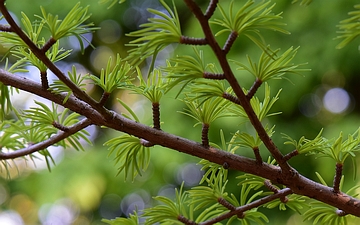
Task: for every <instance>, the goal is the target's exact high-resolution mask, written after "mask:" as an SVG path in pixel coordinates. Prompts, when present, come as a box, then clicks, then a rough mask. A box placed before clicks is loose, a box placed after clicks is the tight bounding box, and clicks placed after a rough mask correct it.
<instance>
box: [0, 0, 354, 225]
mask: <svg viewBox="0 0 360 225" xmlns="http://www.w3.org/2000/svg"><path fill="white" fill-rule="evenodd" d="M80 2H81V4H82V5H83V6H86V5H90V7H89V11H90V12H91V13H92V17H91V21H93V22H94V23H95V25H96V26H98V27H100V28H101V29H100V30H98V31H96V32H95V33H93V34H89V35H88V36H87V38H88V39H89V40H91V43H92V44H93V45H94V46H95V48H92V47H87V48H86V50H85V52H84V54H81V52H80V51H79V46H78V44H77V40H76V39H75V38H71V37H70V38H68V39H66V40H61V43H62V45H63V46H64V47H65V48H74V52H73V54H72V56H70V57H69V58H67V59H66V61H64V62H61V63H58V66H59V67H60V68H62V69H63V70H69V68H70V66H71V65H72V64H74V63H75V65H76V66H77V67H78V68H79V69H78V71H82V74H86V73H91V74H99V71H100V69H101V68H102V67H105V66H106V62H107V60H108V57H109V56H113V57H114V56H115V55H116V54H117V53H120V55H121V56H122V57H125V56H126V54H127V53H126V51H127V50H128V48H127V47H126V46H125V44H126V43H128V42H129V41H130V40H131V39H130V38H129V37H126V36H125V34H126V33H128V32H130V31H133V30H136V29H138V27H139V25H140V24H141V23H144V22H146V20H147V18H149V17H151V14H149V13H148V12H147V8H149V7H151V8H155V9H161V5H160V4H159V2H158V1H157V0H146V1H145V0H128V1H126V3H124V4H121V5H115V6H114V7H112V8H110V9H107V5H100V4H98V0H86V1H80ZM197 2H199V4H202V6H203V8H204V9H205V8H206V3H207V1H204V0H202V1H197ZM220 2H221V4H222V5H223V6H224V8H227V7H226V6H227V5H228V4H229V3H230V1H220ZM244 2H245V1H236V4H235V5H238V6H240V5H241V4H243V3H244ZM256 2H259V1H256ZM273 2H276V4H277V5H276V7H275V10H274V11H275V13H278V12H283V17H284V20H283V21H284V22H286V23H287V26H286V29H287V30H289V31H290V32H291V35H284V34H281V33H275V32H271V31H263V32H262V34H263V35H264V36H265V39H266V40H267V42H268V43H269V44H270V45H271V47H272V48H273V49H276V48H281V50H282V51H285V50H286V49H288V48H289V47H290V46H294V47H297V46H301V47H300V49H299V50H298V54H297V56H296V58H295V62H296V63H308V64H307V65H305V66H304V68H310V69H311V72H305V73H303V75H304V76H303V77H302V76H297V75H290V76H288V77H289V79H290V80H291V82H289V81H286V80H275V81H274V80H273V81H270V86H271V88H272V93H273V94H274V95H275V93H276V92H277V90H278V89H280V88H282V92H281V94H280V100H279V101H278V102H277V103H276V104H275V106H274V109H273V111H274V112H275V111H281V112H282V114H281V115H278V116H275V117H271V118H269V121H268V122H269V124H271V125H273V124H275V125H276V128H275V130H276V133H275V134H274V136H273V139H274V141H275V143H276V144H277V145H278V146H279V148H280V149H281V150H282V151H283V152H284V153H287V152H290V151H291V150H293V149H291V148H289V146H285V145H283V142H284V139H282V138H281V133H286V134H288V135H289V136H291V137H293V138H295V139H298V138H300V137H301V136H303V135H305V136H306V137H308V138H313V137H315V136H316V134H317V133H318V132H319V131H320V129H321V128H324V136H325V137H327V138H336V137H337V136H338V134H339V132H340V131H343V132H344V134H345V135H347V134H349V133H353V132H354V131H355V130H356V129H357V128H358V127H359V125H360V123H359V121H360V116H359V112H360V107H359V105H358V102H360V94H359V91H358V89H359V88H358V87H359V84H360V67H359V59H360V55H359V44H358V43H359V40H355V41H354V42H352V43H350V44H349V45H347V46H346V47H345V48H343V49H340V50H337V49H336V48H335V47H336V45H337V44H338V43H339V42H340V41H339V40H334V38H335V37H336V36H337V34H336V31H337V28H336V25H337V24H338V23H339V21H341V20H343V19H346V18H347V17H348V15H347V13H348V12H349V11H352V10H353V6H354V5H355V4H356V3H358V1H355V0H349V1H346V3H345V2H344V1H321V0H314V2H313V3H312V4H311V5H310V6H307V7H305V6H300V5H299V4H291V1H289V0H274V1H273ZM6 3H7V7H8V8H9V10H10V11H11V12H12V13H13V14H14V15H15V16H16V17H17V18H19V15H20V12H25V13H26V14H27V15H28V17H30V19H35V17H34V15H35V14H40V5H42V6H43V7H44V8H45V9H46V10H47V11H48V12H51V13H53V14H58V15H59V17H60V18H62V17H63V16H64V15H65V14H66V13H67V12H68V11H69V10H70V9H71V8H72V7H73V6H74V5H75V4H76V3H77V1H59V0H32V1H29V0H17V1H14V0H8V1H7V2H6ZM175 3H176V7H177V10H178V12H179V15H180V18H181V21H182V29H183V32H184V34H187V35H194V36H196V37H201V33H199V32H200V29H199V25H198V23H197V22H196V20H195V18H194V17H193V16H191V14H190V13H189V10H188V9H187V8H186V6H185V5H184V3H183V2H182V1H180V0H177V1H175ZM216 15H217V14H216ZM1 22H3V21H1ZM218 38H219V41H220V42H221V43H223V42H225V40H226V38H227V36H226V35H222V36H219V37H218ZM178 47H181V49H178ZM5 51H6V49H3V48H2V49H1V52H2V54H5ZM191 51H192V50H191V47H188V46H185V47H183V46H178V45H172V46H169V47H167V48H166V49H165V50H164V51H163V53H161V54H160V56H159V60H158V64H159V65H163V64H164V62H165V61H164V60H165V59H166V58H167V57H170V56H173V55H176V54H186V53H188V52H190V53H189V54H192V52H191ZM204 51H207V50H206V49H204ZM260 53H261V52H260V49H259V48H258V47H256V46H254V44H253V43H251V42H250V41H248V40H246V39H245V38H243V37H240V38H239V41H238V42H236V44H235V45H234V46H233V48H232V50H231V52H230V54H229V58H232V59H237V60H245V57H246V55H247V54H249V55H251V56H253V57H257V56H258V55H259V54H260ZM213 60H214V58H213V55H212V54H206V61H207V62H208V63H211V62H213ZM234 68H235V67H234ZM29 69H30V70H31V68H29ZM26 76H34V77H36V76H37V75H36V74H29V75H26ZM238 80H239V82H240V84H241V85H242V86H243V87H245V88H247V89H248V88H250V86H251V84H252V82H253V77H251V76H250V75H246V74H244V73H240V72H239V74H238ZM90 91H91V92H92V94H93V95H94V96H95V97H98V95H99V94H100V92H99V90H97V89H93V90H90ZM24 96H26V97H25V98H24ZM116 97H119V98H121V99H122V100H123V101H125V102H127V103H128V104H130V105H131V106H132V108H133V109H134V110H135V111H136V113H137V114H138V115H139V118H140V119H141V121H142V122H144V123H146V124H149V125H150V124H151V115H150V109H151V108H150V107H151V106H150V104H149V103H148V102H147V101H146V100H145V99H142V98H140V97H139V96H137V95H132V94H128V93H124V92H120V93H117V96H114V97H113V99H112V100H111V101H110V102H109V105H108V106H109V107H113V109H115V110H119V108H117V107H118V106H117V105H116V102H115V101H114V100H115V99H116ZM171 97H172V96H171V95H170V96H169V97H165V98H164V99H163V102H161V105H162V108H161V115H162V118H161V120H162V121H163V122H164V123H163V125H162V129H163V130H164V131H167V132H170V133H174V134H176V135H180V136H183V137H187V138H190V139H193V140H196V141H199V140H200V129H201V128H200V126H197V127H195V128H193V125H194V123H195V121H193V120H192V119H191V118H189V117H186V116H184V115H182V114H180V113H177V111H180V110H182V109H183V107H184V105H183V104H182V103H181V101H179V100H173V99H172V98H171ZM259 97H260V99H261V97H262V95H259ZM14 100H15V103H14V104H15V105H17V106H18V107H27V106H29V105H31V104H32V103H31V101H32V100H33V98H32V97H31V96H27V95H24V94H22V95H16V96H14ZM29 102H30V103H29ZM220 129H223V130H224V132H225V135H226V138H227V140H229V139H230V138H231V134H233V133H235V132H236V130H238V129H248V128H246V126H245V128H244V125H240V124H237V123H234V122H233V120H231V119H230V120H229V119H221V120H219V121H217V122H216V123H215V124H214V125H213V126H212V127H211V130H210V140H211V141H212V142H218V141H219V130H220ZM89 132H91V133H92V139H93V142H94V145H93V146H86V151H85V152H76V151H74V150H71V149H66V150H63V149H58V148H50V152H52V153H53V156H54V158H55V160H56V165H55V166H53V167H52V169H51V172H49V171H48V170H47V168H46V164H45V162H44V161H41V160H39V161H38V162H37V163H36V165H33V163H32V162H30V161H28V162H24V161H23V160H15V163H16V164H17V167H15V166H14V167H13V168H12V170H11V171H10V173H11V179H7V178H6V173H5V172H4V171H3V174H2V178H0V224H9V225H12V224H14V225H15V224H16V225H19V224H53V225H67V224H79V225H86V224H102V223H101V222H100V220H101V218H107V219H111V218H115V217H118V216H127V215H128V214H129V213H131V212H132V211H133V210H134V209H140V210H141V209H143V208H144V207H147V206H150V205H152V204H153V202H152V199H151V197H152V196H156V195H166V196H172V195H173V194H174V188H175V187H178V186H179V185H180V184H181V182H182V181H185V186H186V187H187V188H189V187H191V186H193V185H196V184H197V183H198V181H199V179H200V178H201V175H202V173H201V171H199V166H198V165H196V163H197V162H198V161H199V159H197V158H195V157H191V156H187V155H185V154H182V153H178V152H177V151H172V150H167V149H163V148H161V147H154V148H153V149H152V150H151V151H152V160H151V164H150V166H149V168H148V170H147V171H146V172H145V173H144V174H143V176H142V177H138V178H137V179H136V180H135V181H134V182H131V181H126V182H125V181H124V178H123V174H120V175H119V176H116V174H117V167H116V165H115V164H114V161H113V156H108V151H107V149H106V148H105V147H103V145H102V144H103V143H104V142H105V141H106V140H108V139H109V138H111V137H114V136H116V135H121V134H120V133H118V132H116V133H115V132H113V131H110V130H106V129H100V128H95V127H92V128H90V129H89ZM239 154H243V155H246V156H249V157H253V156H252V154H251V151H249V150H247V149H242V152H241V153H239ZM267 155H268V154H267V152H266V150H265V149H262V156H263V158H266V157H267ZM357 161H359V160H357ZM290 163H291V165H292V166H294V167H295V168H296V169H298V170H299V171H300V172H301V173H302V174H304V175H305V176H307V177H310V178H312V179H317V178H316V176H315V171H318V172H319V173H320V174H322V176H323V177H324V178H325V180H326V181H327V182H328V183H329V184H331V183H332V179H333V175H334V172H335V163H334V162H332V161H331V160H326V159H317V160H315V159H314V158H311V157H305V156H297V157H295V158H293V159H291V161H290ZM348 164H349V165H345V167H344V170H345V174H346V175H347V176H346V180H345V184H344V186H345V190H347V189H348V188H349V187H351V186H352V185H355V184H359V182H358V181H357V180H355V181H354V180H353V179H352V175H353V174H354V173H355V172H356V171H353V167H352V166H351V163H350V161H348ZM236 175H238V172H234V171H232V172H230V179H231V178H234V177H235V176H236ZM228 189H229V191H232V192H234V193H238V192H239V188H238V187H237V186H236V181H234V182H230V184H229V185H228ZM262 211H263V212H265V213H266V214H267V216H268V217H269V219H270V224H291V225H295V224H306V223H305V222H302V219H301V217H300V216H298V215H292V212H281V211H278V210H273V211H269V210H264V209H262ZM270 212H271V213H270Z"/></svg>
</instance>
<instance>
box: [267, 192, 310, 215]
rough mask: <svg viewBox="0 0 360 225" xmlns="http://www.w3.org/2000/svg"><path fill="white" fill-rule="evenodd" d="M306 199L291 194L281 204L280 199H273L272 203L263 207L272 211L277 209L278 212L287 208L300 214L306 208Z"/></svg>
mask: <svg viewBox="0 0 360 225" xmlns="http://www.w3.org/2000/svg"><path fill="white" fill-rule="evenodd" d="M307 200H308V198H307V197H305V196H301V195H296V194H292V195H289V196H287V198H286V201H285V202H283V201H281V200H280V199H275V200H274V201H272V202H270V203H268V204H266V205H264V207H266V208H268V209H273V208H276V207H278V208H279V210H282V211H285V210H287V208H290V209H291V210H293V211H295V212H297V213H299V214H302V211H303V210H304V209H306V208H308V202H307Z"/></svg>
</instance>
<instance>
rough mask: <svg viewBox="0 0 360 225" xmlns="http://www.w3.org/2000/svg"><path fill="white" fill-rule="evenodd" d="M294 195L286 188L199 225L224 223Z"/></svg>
mask: <svg viewBox="0 0 360 225" xmlns="http://www.w3.org/2000/svg"><path fill="white" fill-rule="evenodd" d="M290 194H292V191H291V189H290V188H284V189H282V190H280V191H278V192H277V193H276V194H273V195H269V196H266V197H264V198H261V199H258V200H256V201H253V202H251V203H249V204H247V205H243V206H240V207H237V208H236V209H235V210H233V211H230V212H228V213H225V214H223V215H220V216H218V217H215V218H213V219H210V220H208V221H206V222H203V223H200V224H199V225H211V224H215V223H217V222H220V221H223V220H225V219H228V218H230V217H232V216H234V215H241V213H243V212H245V211H248V210H250V209H253V208H256V207H259V206H261V205H264V204H265V203H268V202H271V201H273V200H275V199H277V198H283V197H285V196H287V195H290Z"/></svg>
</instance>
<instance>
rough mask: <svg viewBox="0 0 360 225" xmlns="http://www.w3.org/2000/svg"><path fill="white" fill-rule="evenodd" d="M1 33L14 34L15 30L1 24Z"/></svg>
mask: <svg viewBox="0 0 360 225" xmlns="http://www.w3.org/2000/svg"><path fill="white" fill-rule="evenodd" d="M0 31H3V32H13V29H11V27H10V26H8V25H3V24H0Z"/></svg>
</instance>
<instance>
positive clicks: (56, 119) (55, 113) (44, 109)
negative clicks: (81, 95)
mask: <svg viewBox="0 0 360 225" xmlns="http://www.w3.org/2000/svg"><path fill="white" fill-rule="evenodd" d="M35 103H36V104H37V105H38V106H39V107H31V108H30V109H28V110H25V111H24V115H23V116H24V118H26V119H30V120H31V121H32V124H31V126H30V127H31V129H36V130H31V129H30V132H31V134H34V135H35V136H36V137H38V138H36V139H35V140H27V141H28V142H30V143H37V142H41V141H44V140H46V139H48V138H49V137H50V136H51V135H53V134H56V133H57V132H58V128H57V126H56V125H57V124H59V125H61V126H63V127H64V128H65V129H66V128H68V127H69V126H71V125H74V124H75V123H77V122H79V116H80V115H79V114H77V113H69V109H64V110H62V111H61V110H59V109H58V106H57V105H55V104H54V103H52V108H51V109H50V108H49V107H48V106H47V105H46V104H44V103H41V102H37V101H35ZM39 131H40V132H39ZM65 131H66V130H65ZM40 134H42V135H40ZM45 134H46V135H45ZM88 135H89V133H88V132H87V131H86V130H81V131H79V132H77V133H76V134H73V135H71V136H70V137H68V138H66V139H65V140H62V141H60V142H58V143H57V144H55V145H60V146H62V147H64V148H66V147H72V148H74V149H75V150H78V151H79V150H81V151H84V147H83V144H82V143H80V141H79V140H80V139H83V140H84V141H86V142H87V143H88V144H91V141H90V140H89V139H88V138H87V136H88ZM31 136H32V135H31ZM39 137H40V138H39Z"/></svg>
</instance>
